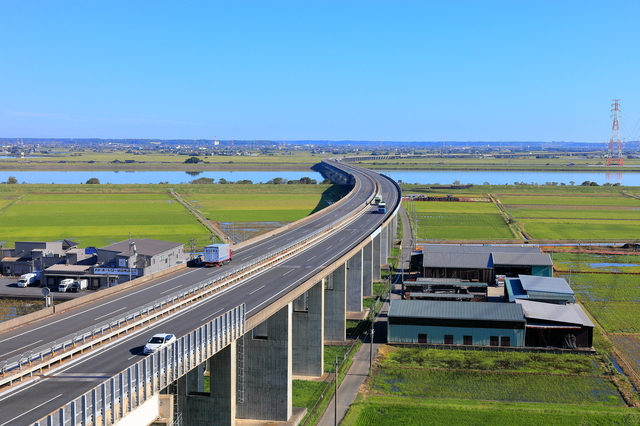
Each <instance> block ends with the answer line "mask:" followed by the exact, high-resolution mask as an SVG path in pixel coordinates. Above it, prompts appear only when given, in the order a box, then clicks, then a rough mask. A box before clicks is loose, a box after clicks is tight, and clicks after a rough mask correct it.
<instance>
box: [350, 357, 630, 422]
mask: <svg viewBox="0 0 640 426" xmlns="http://www.w3.org/2000/svg"><path fill="white" fill-rule="evenodd" d="M380 354H381V355H379V357H378V359H377V363H378V368H377V369H376V371H375V375H374V377H373V379H372V380H371V381H368V382H367V387H366V388H365V389H364V391H363V394H362V395H361V396H360V397H359V398H358V400H357V401H356V402H355V403H354V404H353V405H352V406H351V409H350V410H349V412H348V414H347V416H346V418H345V420H344V421H343V423H342V424H343V425H352V426H353V425H357V426H361V425H362V426H364V425H371V426H373V425H376V426H377V425H398V424H402V425H416V426H418V425H442V424H455V425H484V424H487V425H541V424H544V425H576V426H577V425H583V424H597V425H609V424H611V425H615V424H624V421H630V422H629V424H639V422H640V411H638V409H634V408H628V407H627V406H626V404H625V402H624V400H623V399H622V398H621V396H620V394H619V392H618V390H617V388H616V387H615V386H614V385H613V383H612V382H611V381H610V378H609V376H607V375H605V374H604V372H603V370H602V369H601V368H600V367H599V365H598V364H597V363H596V359H595V358H594V357H590V356H583V355H570V354H562V355H557V354H546V353H540V354H535V353H526V352H477V351H454V350H437V349H423V348H395V347H391V346H383V347H382V348H381V351H380ZM453 413H455V421H454V422H453V423H452V417H451V416H452V415H453ZM620 422H622V423H620Z"/></svg>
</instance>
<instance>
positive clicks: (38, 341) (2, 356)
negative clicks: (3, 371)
mask: <svg viewBox="0 0 640 426" xmlns="http://www.w3.org/2000/svg"><path fill="white" fill-rule="evenodd" d="M40 342H42V339H40V340H37V341H35V342H32V344H34V345H35V344H36V343H40ZM21 350H22V349H17V350H15V351H11V352H7V353H6V354H1V355H0V358H4V357H5V356H7V355H9V354H12V353H14V352H20V351H21Z"/></svg>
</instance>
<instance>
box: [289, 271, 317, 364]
mask: <svg viewBox="0 0 640 426" xmlns="http://www.w3.org/2000/svg"><path fill="white" fill-rule="evenodd" d="M323 317H324V280H321V281H320V282H318V283H317V284H315V285H314V286H313V287H311V289H309V290H308V291H307V292H305V294H303V295H302V296H300V297H298V298H297V299H296V300H295V301H294V303H293V319H292V322H293V330H292V333H293V335H292V341H293V348H292V358H293V360H292V366H293V374H294V375H296V376H310V377H322V375H323V373H324V321H323Z"/></svg>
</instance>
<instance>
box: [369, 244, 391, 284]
mask: <svg viewBox="0 0 640 426" xmlns="http://www.w3.org/2000/svg"><path fill="white" fill-rule="evenodd" d="M371 242H372V243H373V279H374V281H379V280H381V279H382V275H380V265H381V264H382V263H387V262H382V258H381V256H380V234H378V235H376V236H375V237H374V238H373V241H371Z"/></svg>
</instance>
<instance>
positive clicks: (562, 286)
mask: <svg viewBox="0 0 640 426" xmlns="http://www.w3.org/2000/svg"><path fill="white" fill-rule="evenodd" d="M518 278H519V279H520V282H521V283H522V288H523V289H524V290H526V291H527V292H543V293H561V294H573V290H571V287H570V286H569V284H568V283H567V281H566V280H565V279H564V278H554V277H538V276H534V275H518Z"/></svg>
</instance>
